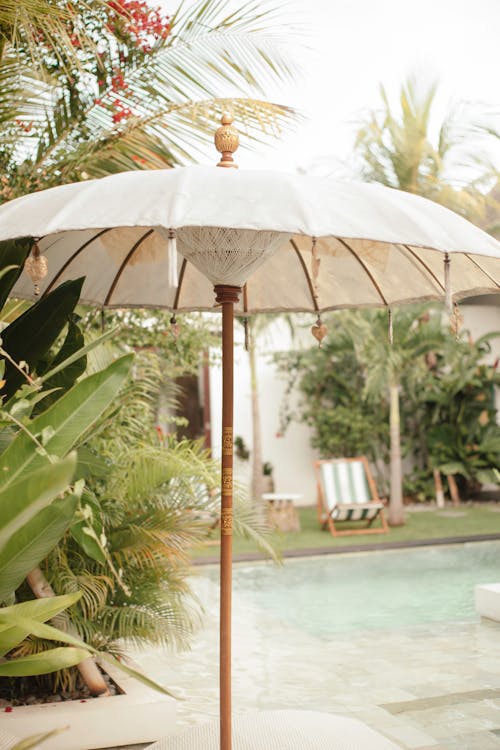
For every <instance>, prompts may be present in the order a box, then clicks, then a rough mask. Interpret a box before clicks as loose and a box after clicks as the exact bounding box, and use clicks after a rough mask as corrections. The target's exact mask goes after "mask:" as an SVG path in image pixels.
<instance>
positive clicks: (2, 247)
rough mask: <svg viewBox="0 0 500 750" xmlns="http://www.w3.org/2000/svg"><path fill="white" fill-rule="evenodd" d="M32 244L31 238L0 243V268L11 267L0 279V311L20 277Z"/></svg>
mask: <svg viewBox="0 0 500 750" xmlns="http://www.w3.org/2000/svg"><path fill="white" fill-rule="evenodd" d="M32 244H33V240H32V239H31V237H22V238H21V239H17V240H4V241H3V242H0V268H6V267H7V266H11V268H10V269H9V271H8V272H7V273H5V274H2V276H1V277H0V309H1V308H2V307H3V306H4V304H5V302H6V300H7V297H8V296H9V293H10V290H11V289H12V287H13V286H14V284H15V283H16V281H17V279H18V278H19V276H20V275H21V272H22V270H23V264H24V261H25V260H26V256H27V255H28V253H29V251H30V248H31V245H32Z"/></svg>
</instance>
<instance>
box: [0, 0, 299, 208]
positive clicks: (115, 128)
mask: <svg viewBox="0 0 500 750" xmlns="http://www.w3.org/2000/svg"><path fill="white" fill-rule="evenodd" d="M4 5H5V4H4ZM139 5H140V6H141V8H142V9H140V10H137V9H136V7H135V6H137V3H131V2H130V0H113V1H111V0H110V1H109V2H105V1H104V0H92V1H90V0H89V2H80V3H78V4H75V5H73V4H69V3H68V4H66V3H65V4H61V7H62V8H63V10H60V12H58V11H59V8H60V6H59V4H56V3H54V2H53V1H52V0H19V2H16V3H12V2H11V3H7V4H6V7H5V8H4V11H3V12H2V13H1V14H0V82H1V83H2V87H1V90H2V96H0V134H1V136H2V143H3V145H2V148H1V149H0V165H1V166H2V172H3V178H2V179H3V187H2V190H1V191H0V196H1V197H2V198H3V199H4V200H6V199H10V198H12V197H14V196H15V195H17V194H20V193H23V192H27V191H28V190H32V189H39V188H42V187H47V186H50V185H52V184H59V183H61V182H69V181H75V180H81V179H86V178H88V177H99V176H102V175H104V174H109V173H112V172H118V171H123V170H127V169H151V168H164V167H170V166H173V165H175V164H179V163H183V162H187V161H189V160H192V159H193V158H194V157H195V156H196V154H197V153H198V154H199V153H200V150H202V149H203V147H204V146H205V145H206V144H207V139H208V138H209V137H211V136H212V133H213V129H214V121H215V118H216V116H220V113H221V111H224V110H229V111H231V112H232V113H233V115H234V116H235V117H236V118H237V120H238V121H239V122H240V123H241V124H242V126H243V127H244V128H245V129H246V130H247V131H248V134H249V135H250V136H251V137H254V138H256V137H259V138H261V139H262V138H264V139H265V138H267V137H270V136H272V135H273V134H276V132H277V131H279V129H280V128H282V127H283V126H284V125H286V124H287V123H288V122H289V121H290V120H291V118H292V117H293V112H292V111H291V110H290V109H289V108H287V107H284V106H281V105H277V104H273V103H269V102H267V101H265V100H264V93H265V89H266V86H267V84H268V82H269V81H271V80H275V81H276V80H284V79H286V78H288V77H289V76H290V75H291V70H292V65H291V62H290V58H289V57H288V56H287V54H286V53H285V52H284V50H283V49H282V47H281V46H280V43H279V38H278V37H277V36H276V33H275V32H274V31H273V27H275V26H276V25H277V21H278V16H277V15H276V13H275V11H274V10H273V9H269V10H264V11H263V10H262V8H261V6H260V3H254V4H251V5H248V4H247V5H245V6H244V7H242V8H241V9H239V10H236V11H234V12H232V13H230V14H226V3H225V2H223V0H208V2H207V1H206V0H197V2H195V4H194V5H193V6H191V7H189V8H184V6H183V5H181V6H180V7H179V8H178V10H177V12H176V13H175V14H174V15H173V16H172V17H171V18H167V17H164V16H162V15H161V14H160V12H159V11H157V10H154V9H152V8H149V7H146V8H144V7H143V6H142V5H141V4H139ZM138 13H139V15H140V17H137V18H136V15H137V14H138ZM29 14H31V16H30V15H29ZM30 17H32V18H33V19H34V20H31V21H30V20H29V18H30ZM35 42H36V44H35Z"/></svg>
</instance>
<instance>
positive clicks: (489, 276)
mask: <svg viewBox="0 0 500 750" xmlns="http://www.w3.org/2000/svg"><path fill="white" fill-rule="evenodd" d="M464 255H465V257H466V258H468V260H470V261H471V263H474V265H475V266H477V267H478V268H479V270H480V271H482V273H484V274H485V276H487V277H488V278H489V279H490V281H492V282H493V283H494V284H495V286H496V288H497V289H500V284H499V283H498V281H495V279H494V278H493V276H491V275H490V274H489V273H488V271H485V270H484V268H483V267H482V266H480V265H479V263H478V262H477V260H475V259H474V258H471V257H470V255H469V253H464Z"/></svg>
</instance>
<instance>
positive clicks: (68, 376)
mask: <svg viewBox="0 0 500 750" xmlns="http://www.w3.org/2000/svg"><path fill="white" fill-rule="evenodd" d="M73 318H76V316H71V317H70V319H69V321H68V331H67V333H66V338H65V339H64V342H63V344H62V346H61V348H60V349H59V351H58V352H57V354H56V356H55V357H54V358H53V359H52V360H50V361H48V362H47V363H46V367H45V368H44V372H46V371H48V370H49V369H53V368H54V367H57V366H58V365H60V364H61V363H62V362H65V361H67V360H68V359H69V357H71V356H72V355H73V354H75V353H77V352H81V350H82V348H83V347H84V345H85V341H84V338H83V333H82V331H81V330H80V328H79V326H78V325H77V323H76V321H75V320H74V319H73ZM86 366H87V357H86V356H85V355H82V356H81V357H80V358H79V359H77V360H75V361H74V362H72V363H71V364H67V365H66V366H65V367H64V368H63V369H62V370H59V372H57V373H56V374H55V375H53V376H52V377H50V378H48V379H47V380H46V382H45V384H44V390H46V391H48V393H47V395H46V397H45V398H44V399H43V401H41V402H40V403H39V404H38V405H37V407H36V412H35V413H37V414H41V412H43V411H45V410H46V409H48V407H49V406H50V405H51V404H53V403H54V401H57V399H59V398H60V397H61V396H62V394H63V393H64V392H65V391H69V389H70V388H71V386H72V385H74V384H75V383H76V381H77V380H78V378H79V377H81V376H82V375H83V374H84V372H85V368H86ZM40 370H41V363H40V362H39V363H38V366H37V373H39V372H40Z"/></svg>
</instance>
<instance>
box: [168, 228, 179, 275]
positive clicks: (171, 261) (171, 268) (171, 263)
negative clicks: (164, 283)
mask: <svg viewBox="0 0 500 750" xmlns="http://www.w3.org/2000/svg"><path fill="white" fill-rule="evenodd" d="M167 251H168V283H169V286H172V287H174V288H177V284H178V273H177V240H176V238H175V230H174V229H169V230H168V239H167Z"/></svg>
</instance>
